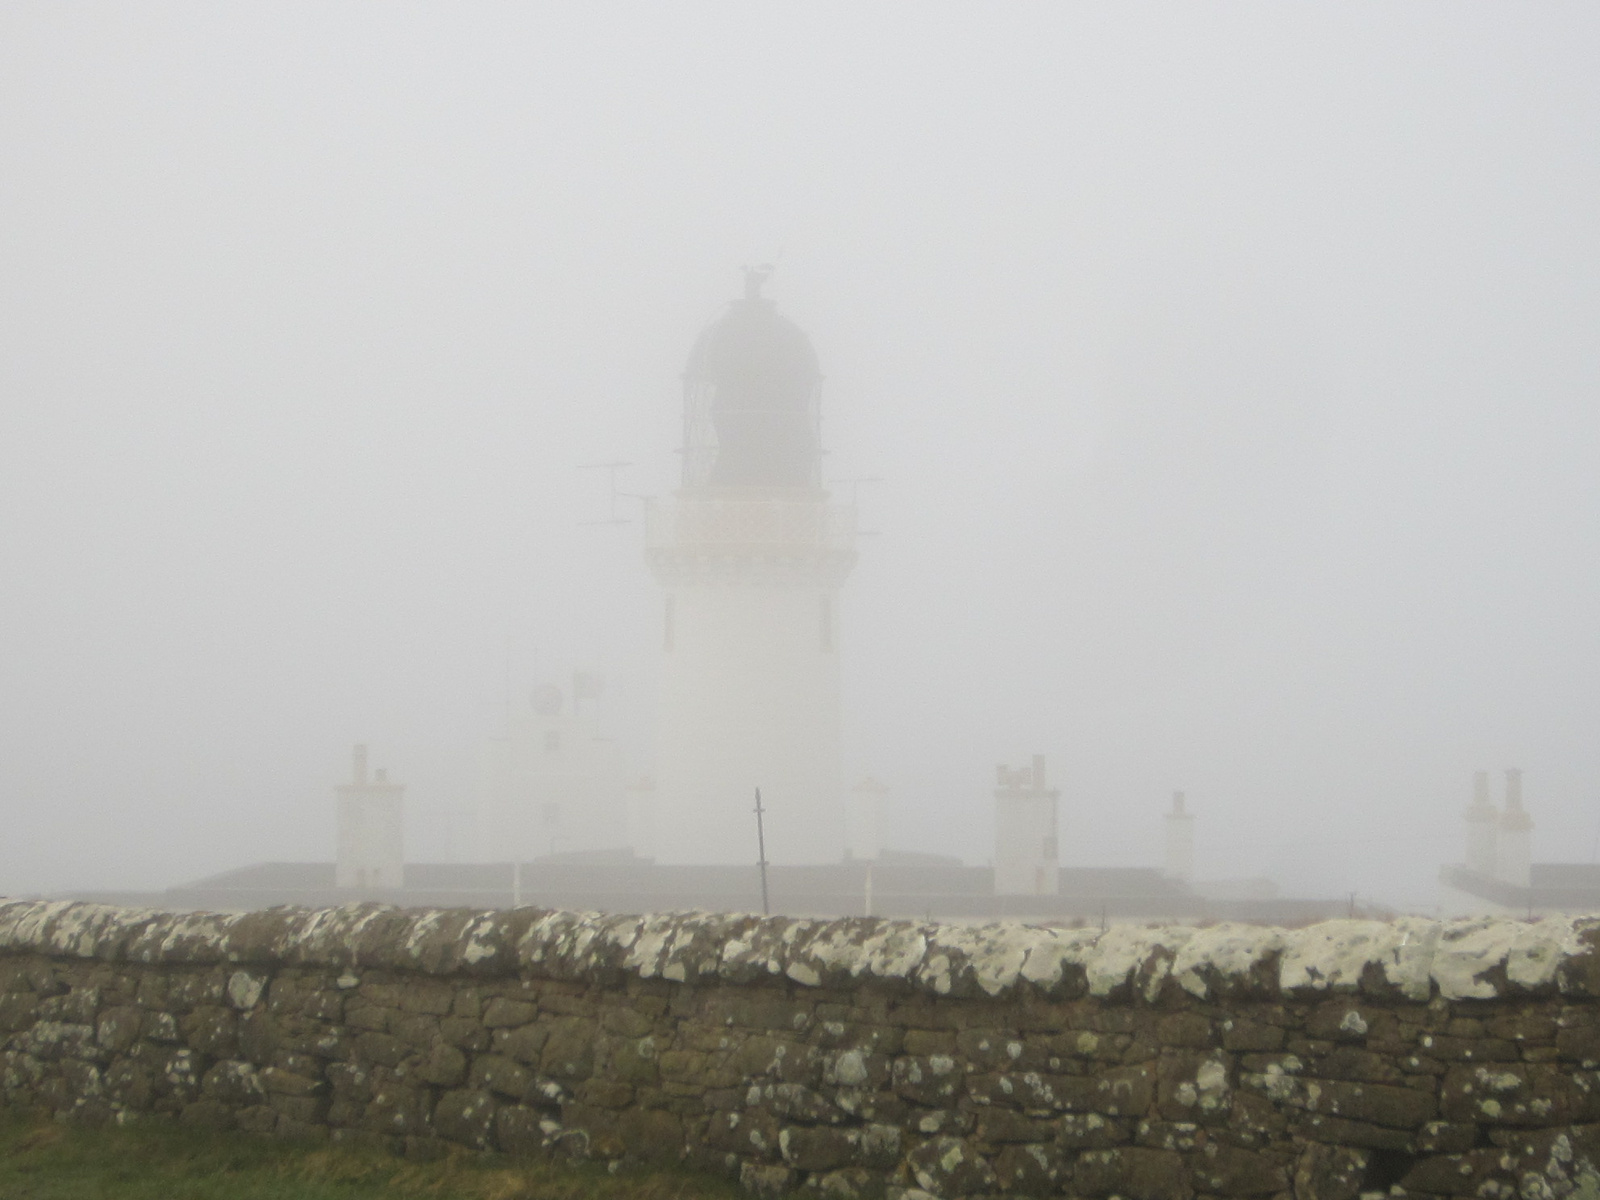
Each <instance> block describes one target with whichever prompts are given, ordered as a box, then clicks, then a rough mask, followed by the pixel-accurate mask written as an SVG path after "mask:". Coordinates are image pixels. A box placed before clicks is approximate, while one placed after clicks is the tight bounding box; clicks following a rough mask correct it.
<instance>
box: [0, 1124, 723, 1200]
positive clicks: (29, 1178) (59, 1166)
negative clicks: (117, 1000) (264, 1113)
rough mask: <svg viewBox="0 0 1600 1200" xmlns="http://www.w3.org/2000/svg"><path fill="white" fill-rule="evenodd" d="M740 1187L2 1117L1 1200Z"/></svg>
mask: <svg viewBox="0 0 1600 1200" xmlns="http://www.w3.org/2000/svg"><path fill="white" fill-rule="evenodd" d="M739 1195H740V1193H739V1190H738V1188H737V1187H735V1186H734V1185H733V1184H732V1183H730V1182H728V1181H726V1180H721V1179H713V1178H709V1177H706V1176H702V1175H694V1174H690V1173H688V1172H683V1171H677V1170H672V1169H657V1170H644V1169H639V1170H631V1171H629V1170H624V1171H621V1172H618V1173H611V1172H609V1171H607V1170H605V1169H604V1168H602V1167H598V1166H587V1165H582V1166H574V1165H568V1164H565V1163H560V1164H558V1163H545V1162H527V1161H514V1160H511V1159H507V1158H503V1157H498V1156H491V1155H480V1154H473V1153H471V1152H468V1151H466V1150H461V1151H459V1152H451V1153H448V1154H446V1155H445V1156H444V1157H443V1158H439V1159H436V1160H434V1161H432V1162H407V1161H404V1160H401V1159H398V1158H395V1157H394V1156H393V1155H390V1154H386V1153H384V1152H383V1151H382V1150H380V1149H376V1148H369V1147H362V1146H346V1145H335V1144H313V1143H303V1142H285V1141H277V1140H272V1139H268V1138H261V1137H252V1136H250V1135H247V1134H239V1133H216V1132H211V1131H207V1130H202V1129H194V1128H188V1127H184V1126H179V1125H175V1124H171V1123H169V1122H155V1121H144V1122H132V1123H129V1124H126V1125H117V1126H108V1127H105V1128H101V1129H85V1128H81V1127H77V1126H71V1125H62V1124H58V1123H55V1122H48V1121H39V1120H37V1119H27V1118H23V1117H17V1116H15V1115H12V1116H7V1115H6V1114H4V1113H3V1112H0V1200H368V1198H372V1200H377V1198H379V1197H382V1198H385V1200H389V1198H400V1197H405V1198H416V1200H424V1198H426V1200H712V1198H716V1197H729V1198H731V1197H736V1196H739Z"/></svg>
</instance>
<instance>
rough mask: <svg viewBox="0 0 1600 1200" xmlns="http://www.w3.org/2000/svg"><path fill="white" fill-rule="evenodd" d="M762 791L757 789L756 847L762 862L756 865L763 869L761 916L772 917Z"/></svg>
mask: <svg viewBox="0 0 1600 1200" xmlns="http://www.w3.org/2000/svg"><path fill="white" fill-rule="evenodd" d="M761 815H762V814H761V789H760V788H757V789H756V845H757V847H759V853H760V856H761V857H760V860H759V861H758V862H757V863H756V865H757V866H758V867H760V868H761V915H762V916H764V917H765V916H768V915H770V910H769V909H768V907H767V831H766V828H765V826H764V825H763V824H762V821H761Z"/></svg>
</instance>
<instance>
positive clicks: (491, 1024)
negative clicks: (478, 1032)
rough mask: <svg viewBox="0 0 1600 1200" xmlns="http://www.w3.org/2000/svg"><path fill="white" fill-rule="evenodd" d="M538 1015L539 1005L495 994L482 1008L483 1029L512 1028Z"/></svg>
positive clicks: (524, 1023) (526, 1022)
mask: <svg viewBox="0 0 1600 1200" xmlns="http://www.w3.org/2000/svg"><path fill="white" fill-rule="evenodd" d="M538 1015H539V1007H538V1005H536V1004H530V1003H529V1002H528V1001H526V1000H511V999H507V998H506V997H504V996H496V997H494V998H493V999H492V1000H490V1001H489V1003H488V1006H487V1007H485V1008H484V1010H483V1022H482V1023H483V1027H484V1028H485V1029H514V1028H515V1027H516V1026H518V1025H526V1024H528V1022H530V1021H532V1020H533V1019H534V1018H535V1017H537V1016H538Z"/></svg>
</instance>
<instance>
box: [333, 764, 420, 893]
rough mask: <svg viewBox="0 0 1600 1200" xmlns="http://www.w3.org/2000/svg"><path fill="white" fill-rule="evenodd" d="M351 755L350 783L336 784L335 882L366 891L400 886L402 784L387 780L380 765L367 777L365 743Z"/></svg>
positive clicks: (402, 877) (402, 863) (402, 883)
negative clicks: (336, 840) (369, 777)
mask: <svg viewBox="0 0 1600 1200" xmlns="http://www.w3.org/2000/svg"><path fill="white" fill-rule="evenodd" d="M351 760H352V766H353V768H354V769H353V771H352V772H351V774H352V780H351V782H350V783H345V784H340V785H339V786H338V787H337V788H335V789H334V791H335V794H336V795H337V797H338V811H339V839H338V845H337V850H336V854H335V859H334V875H333V881H334V886H335V887H341V888H360V889H363V890H366V891H373V890H375V889H380V888H381V889H385V890H387V889H391V888H399V887H404V886H405V841H404V827H403V822H404V814H403V811H402V805H403V803H404V800H405V794H406V789H405V786H404V785H403V784H399V783H391V782H390V781H389V773H388V772H387V771H382V770H380V771H379V772H378V773H377V775H376V776H375V777H373V778H372V779H368V777H367V748H366V747H365V746H357V747H356V748H355V750H354V752H353V753H352V754H351Z"/></svg>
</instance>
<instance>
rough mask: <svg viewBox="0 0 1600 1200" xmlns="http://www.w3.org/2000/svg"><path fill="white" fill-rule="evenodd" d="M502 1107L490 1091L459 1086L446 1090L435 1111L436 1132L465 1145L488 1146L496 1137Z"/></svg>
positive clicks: (485, 1147) (434, 1124) (434, 1127)
mask: <svg viewBox="0 0 1600 1200" xmlns="http://www.w3.org/2000/svg"><path fill="white" fill-rule="evenodd" d="M499 1107H500V1105H499V1104H498V1103H497V1102H496V1100H495V1098H494V1097H493V1096H491V1095H490V1094H489V1093H488V1092H486V1091H481V1090H478V1089H474V1088H459V1089H456V1090H455V1091H449V1092H446V1093H445V1094H444V1095H442V1096H440V1097H439V1103H438V1104H437V1105H436V1106H435V1108H434V1110H433V1129H434V1132H435V1133H437V1134H438V1135H439V1136H440V1137H442V1138H448V1139H450V1140H451V1141H452V1142H460V1143H461V1144H462V1145H464V1146H472V1147H475V1148H477V1149H487V1148H488V1147H489V1145H490V1143H491V1142H492V1140H493V1132H494V1122H495V1113H496V1111H497V1110H498V1109H499Z"/></svg>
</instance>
